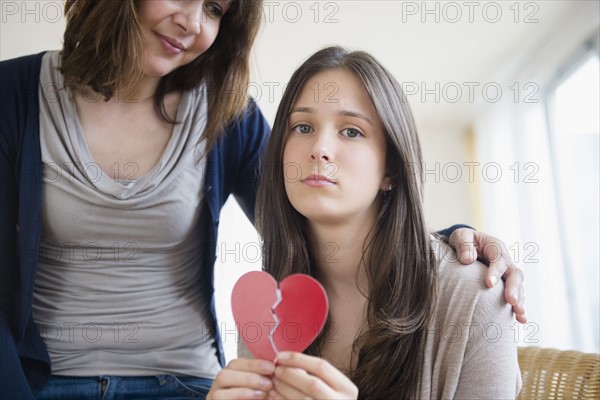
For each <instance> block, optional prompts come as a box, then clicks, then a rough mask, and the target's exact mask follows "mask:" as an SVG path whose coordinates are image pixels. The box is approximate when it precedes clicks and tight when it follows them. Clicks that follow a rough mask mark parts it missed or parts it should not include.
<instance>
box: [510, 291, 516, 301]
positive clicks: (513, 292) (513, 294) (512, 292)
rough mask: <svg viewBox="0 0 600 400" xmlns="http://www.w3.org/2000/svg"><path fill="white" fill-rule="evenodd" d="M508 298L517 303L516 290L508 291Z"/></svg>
mask: <svg viewBox="0 0 600 400" xmlns="http://www.w3.org/2000/svg"><path fill="white" fill-rule="evenodd" d="M510 298H511V299H513V300H514V301H517V291H516V290H514V289H513V290H511V291H510Z"/></svg>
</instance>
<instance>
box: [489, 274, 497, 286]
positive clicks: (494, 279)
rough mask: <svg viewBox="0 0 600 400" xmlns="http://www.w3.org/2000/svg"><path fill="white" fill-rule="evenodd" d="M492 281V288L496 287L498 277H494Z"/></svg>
mask: <svg viewBox="0 0 600 400" xmlns="http://www.w3.org/2000/svg"><path fill="white" fill-rule="evenodd" d="M490 281H491V282H492V286H496V283H497V282H498V277H497V276H496V275H492V277H491V278H490Z"/></svg>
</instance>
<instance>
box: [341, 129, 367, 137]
mask: <svg viewBox="0 0 600 400" xmlns="http://www.w3.org/2000/svg"><path fill="white" fill-rule="evenodd" d="M342 135H344V136H347V137H349V138H357V137H359V136H363V134H362V133H360V131H359V130H358V129H354V128H346V129H344V130H342Z"/></svg>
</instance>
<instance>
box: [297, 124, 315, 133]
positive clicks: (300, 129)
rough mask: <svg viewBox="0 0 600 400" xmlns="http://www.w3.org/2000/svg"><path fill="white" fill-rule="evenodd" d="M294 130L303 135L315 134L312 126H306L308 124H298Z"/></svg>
mask: <svg viewBox="0 0 600 400" xmlns="http://www.w3.org/2000/svg"><path fill="white" fill-rule="evenodd" d="M293 130H294V131H296V132H298V133H302V134H307V133H312V132H313V128H311V127H310V125H306V124H298V125H296V126H294V128H293Z"/></svg>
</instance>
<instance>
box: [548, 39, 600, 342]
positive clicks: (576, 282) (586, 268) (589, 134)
mask: <svg viewBox="0 0 600 400" xmlns="http://www.w3.org/2000/svg"><path fill="white" fill-rule="evenodd" d="M550 88H551V89H550V90H549V95H548V98H547V108H546V110H547V114H548V122H549V123H548V126H549V129H548V130H549V135H550V144H551V145H550V152H551V159H552V165H553V175H554V187H555V190H556V199H557V203H558V207H557V208H558V224H559V227H560V235H561V242H562V243H563V245H562V258H563V259H562V260H561V261H562V263H563V266H564V272H565V275H564V276H565V284H566V285H567V293H568V301H569V305H568V308H569V312H570V313H572V314H573V318H574V321H578V323H577V324H573V326H572V328H571V331H572V332H571V334H572V336H573V339H574V341H575V342H576V343H578V344H577V347H578V349H580V350H583V351H589V352H598V351H599V350H600V349H599V343H600V332H599V330H600V328H599V326H598V315H600V307H599V302H600V298H599V295H598V285H599V282H600V276H599V270H600V254H599V248H598V243H600V235H599V232H600V218H599V209H600V195H599V193H600V188H599V180H600V178H599V171H600V165H599V159H600V154H599V153H600V115H599V110H600V60H599V58H598V40H597V38H596V39H595V40H593V41H591V42H590V43H588V44H587V45H586V48H585V49H584V51H583V52H582V54H581V55H579V56H578V57H576V61H575V62H573V63H571V64H570V65H569V68H567V69H566V71H565V72H564V73H563V74H561V76H559V77H558V78H557V79H556V80H555V82H554V83H553V84H552V85H551V87H550Z"/></svg>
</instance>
